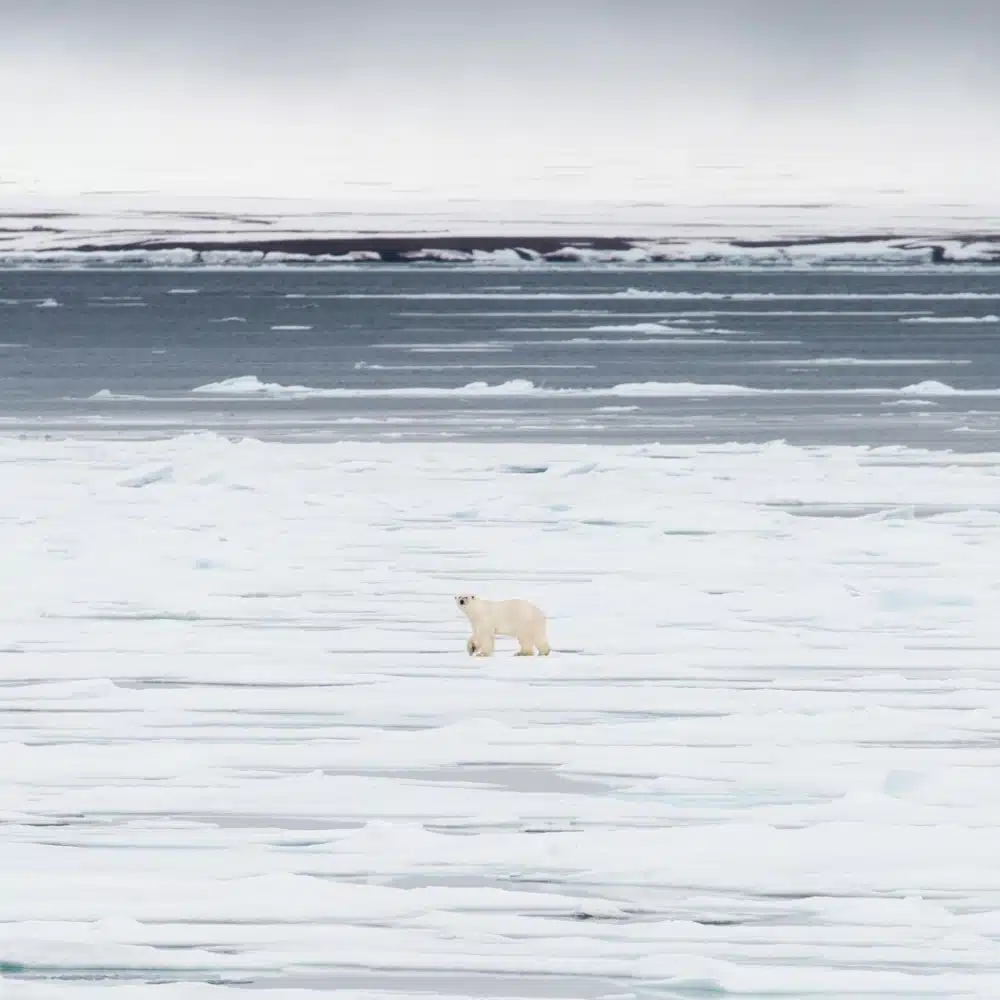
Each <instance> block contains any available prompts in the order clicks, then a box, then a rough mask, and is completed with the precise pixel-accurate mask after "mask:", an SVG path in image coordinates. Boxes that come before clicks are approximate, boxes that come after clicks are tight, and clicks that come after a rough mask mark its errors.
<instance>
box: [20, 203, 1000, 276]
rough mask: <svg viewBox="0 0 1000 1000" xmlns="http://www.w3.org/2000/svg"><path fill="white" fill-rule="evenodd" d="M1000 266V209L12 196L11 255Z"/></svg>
mask: <svg viewBox="0 0 1000 1000" xmlns="http://www.w3.org/2000/svg"><path fill="white" fill-rule="evenodd" d="M372 263H375V264H410V263H422V264H426V263H438V264H473V265H476V264H479V265H491V266H504V265H510V266H530V265H532V264H569V265H572V264H604V265H624V266H627V265H646V266H648V265H715V266H719V265H721V266H804V267H810V266H837V265H849V266H850V265H870V266H921V265H953V266H954V265H978V266H982V265H990V264H1000V209H997V210H992V209H989V208H981V207H980V208H974V207H972V206H954V205H952V206H925V207H922V208H920V207H914V206H912V205H910V206H897V207H891V208H888V207H886V206H878V205H867V204H857V205H848V204H842V205H824V204H820V203H817V204H815V205H791V204H788V205H781V204H772V205H757V204H751V203H733V204H729V205H698V204H693V203H692V204H669V203H666V202H662V203H661V202H650V203H641V202H626V201H622V202H609V203H606V204H600V205H593V204H589V205H585V204H580V205H577V204H574V203H570V202H566V203H560V202H555V203H553V202H541V201H537V202H530V201H524V202H496V203H493V202H486V201H483V202H480V201H471V202H463V201H454V202H450V201H448V200H447V199H439V200H437V201H426V202H413V203H410V202H402V201H400V202H398V203H397V202H394V201H392V200H388V201H382V202H329V203H327V202H323V201H318V200H315V199H312V200H311V199H302V200H300V201H296V200H292V199H265V198H261V199H235V198H233V199H221V200H220V199H194V198H183V199H182V198H175V197H166V196H163V197H158V196H148V197H139V196H124V195H122V196H98V195H93V196H80V197H76V198H54V199H53V198H42V197H34V196H29V195H24V194H22V195H7V196H5V197H4V196H0V266H25V265H26V266H30V265H45V266H60V265H62V266H67V265H68V266H81V265H82V266H86V265H99V266H108V265H125V266H129V265H131V266H137V265H138V266H150V267H178V266H180V267H192V266H208V267H253V266H299V265H313V266H316V265H318V266H337V265H343V264H351V265H359V264H372Z"/></svg>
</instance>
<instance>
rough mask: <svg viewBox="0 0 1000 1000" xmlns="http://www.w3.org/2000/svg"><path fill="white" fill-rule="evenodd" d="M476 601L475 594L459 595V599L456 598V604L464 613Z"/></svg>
mask: <svg viewBox="0 0 1000 1000" xmlns="http://www.w3.org/2000/svg"><path fill="white" fill-rule="evenodd" d="M475 599H476V595H475V594H459V595H458V597H456V598H455V603H456V604H457V605H458V606H459V608H461V610H462V611H465V610H467V609H468V607H469V605H470V604H471V603H472V602H473V601H474V600H475Z"/></svg>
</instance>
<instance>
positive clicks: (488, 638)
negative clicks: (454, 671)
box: [469, 632, 494, 656]
mask: <svg viewBox="0 0 1000 1000" xmlns="http://www.w3.org/2000/svg"><path fill="white" fill-rule="evenodd" d="M469 642H471V643H472V644H473V647H474V649H475V655H476V656H492V655H493V645H494V636H493V633H492V632H476V633H474V634H473V636H472V638H471V639H470V640H469Z"/></svg>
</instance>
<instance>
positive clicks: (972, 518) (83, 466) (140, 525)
mask: <svg viewBox="0 0 1000 1000" xmlns="http://www.w3.org/2000/svg"><path fill="white" fill-rule="evenodd" d="M240 384H243V385H245V386H246V387H248V389H249V391H258V390H257V389H256V388H253V386H254V384H255V383H251V382H249V381H247V382H243V383H240ZM921 391H934V388H933V386H932V387H931V388H930V390H928V387H927V386H924V387H923V389H922V390H921ZM0 468H2V469H3V484H4V509H3V516H2V518H0V546H2V549H3V552H4V560H5V566H6V568H7V572H6V573H5V574H3V576H2V577H0V598H2V599H0V662H2V674H0V711H2V713H3V716H2V717H3V719H4V731H3V736H2V741H3V744H2V746H0V760H2V762H3V763H2V765H0V995H2V996H3V997H4V1000H7V998H8V997H9V998H12V1000H64V998H65V1000H91V998H92V997H93V998H94V1000H96V997H97V995H98V994H97V991H98V990H101V991H102V992H101V994H100V995H101V996H105V995H111V996H113V997H115V996H121V997H122V998H124V1000H146V998H147V997H160V998H163V997H168V998H173V997H176V998H178V1000H181V998H187V997H194V998H202V997H204V998H208V1000H216V998H218V1000H224V998H229V997H235V998H243V997H247V998H248V997H251V996H253V997H261V996H262V997H269V996H271V997H274V998H275V1000H278V998H281V1000H290V998H291V997H292V996H293V995H294V996H305V995H308V993H298V994H294V993H292V992H289V990H290V989H291V988H292V987H294V986H296V985H299V986H303V987H309V988H311V989H312V990H314V991H317V990H319V991H322V990H325V991H328V992H329V991H334V992H338V991H342V992H338V996H339V995H343V996H345V997H353V996H356V997H359V998H360V997H362V996H364V997H389V996H391V995H400V994H405V995H412V994H413V993H414V992H415V991H417V990H418V989H421V988H422V987H423V986H426V987H427V988H428V989H430V990H432V991H436V992H438V993H441V994H446V995H449V996H461V997H470V998H471V997H476V998H481V997H483V996H486V995H504V996H518V997H542V996H552V995H554V994H556V993H558V994H560V995H564V996H588V997H590V996H607V995H612V994H616V995H624V994H626V993H633V994H637V995H639V994H641V995H648V996H654V995H671V991H672V992H673V993H675V994H677V995H679V996H688V995H692V996H693V995H695V994H697V993H699V992H706V991H708V992H715V993H720V994H721V993H728V994H733V995H737V996H739V995H743V996H754V997H758V996H760V997H763V996H789V997H792V996H794V997H816V998H823V1000H834V998H837V1000H839V998H843V997H847V996H866V997H876V996H884V997H892V998H901V997H917V996H926V997H935V998H938V997H949V998H956V1000H957V998H959V997H962V998H968V997H973V998H978V1000H994V998H995V997H996V996H997V995H1000V992H998V991H1000V950H998V946H997V944H996V937H997V934H998V933H1000V906H998V900H1000V837H998V836H997V829H998V826H1000V805H998V804H997V799H996V795H995V784H996V782H995V774H996V768H997V766H998V765H1000V749H998V747H997V742H996V739H995V733H996V720H997V715H998V712H1000V674H998V669H997V656H998V650H1000V628H998V624H997V615H996V603H997V596H998V593H1000V587H998V584H997V580H996V566H997V565H998V563H1000V532H998V528H1000V499H998V497H1000V455H998V454H970V455H958V454H951V453H946V452H932V451H914V450H908V449H905V448H898V447H894V448H854V447H835V448H798V447H792V446H789V445H786V444H783V443H781V442H774V443H772V444H769V445H763V446H754V445H713V446H676V447H674V446H671V447H667V446H661V445H644V446H629V447H626V446H620V447H619V446H614V447H612V446H601V447H588V446H570V445H559V446H556V445H549V444H541V445H527V444H518V445H515V444H496V445H492V444H491V445H457V444H454V445H434V446H433V447H431V446H427V445H390V444H378V443H364V444H361V443H339V444H301V445H300V444H287V443H285V444H265V443H261V442H259V441H255V440H252V439H243V440H234V441H230V440H227V439H225V438H221V437H218V436H216V435H213V434H206V433H197V434H187V435H183V436H180V437H176V438H172V439H165V440H159V441H135V442H130V441H126V440H117V441H114V440H112V441H88V440H83V439H81V440H32V439H17V438H13V437H5V438H0ZM462 591H471V592H474V593H479V594H481V595H483V596H487V597H495V598H502V597H505V596H510V595H516V596H523V597H526V598H529V599H532V600H535V601H537V602H538V603H539V604H541V605H542V606H544V607H545V608H546V609H547V611H549V613H550V617H551V626H550V631H551V640H552V645H553V653H552V655H551V656H550V657H547V658H544V659H542V658H531V659H529V658H523V659H518V658H515V657H514V656H513V652H514V649H515V644H514V643H513V641H510V642H508V643H506V644H505V643H504V641H503V640H500V642H499V643H498V653H497V655H496V656H495V657H494V658H493V659H491V660H473V659H471V658H469V657H468V656H467V655H466V653H465V647H464V643H465V636H466V634H467V628H466V624H465V623H464V621H463V620H462V619H461V618H460V616H459V615H458V614H457V613H456V611H455V607H454V601H453V595H454V594H455V593H459V592H462ZM94 979H97V980H99V981H98V982H93V981H92V980H94ZM209 982H211V983H215V984H217V985H214V986H213V985H207V984H208V983H209ZM164 983H165V984H166V985H161V984H164Z"/></svg>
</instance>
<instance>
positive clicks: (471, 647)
mask: <svg viewBox="0 0 1000 1000" xmlns="http://www.w3.org/2000/svg"><path fill="white" fill-rule="evenodd" d="M465 651H466V652H467V653H468V654H469V656H473V655H474V654H475V652H476V639H475V637H474V636H469V638H468V639H466V640H465Z"/></svg>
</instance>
